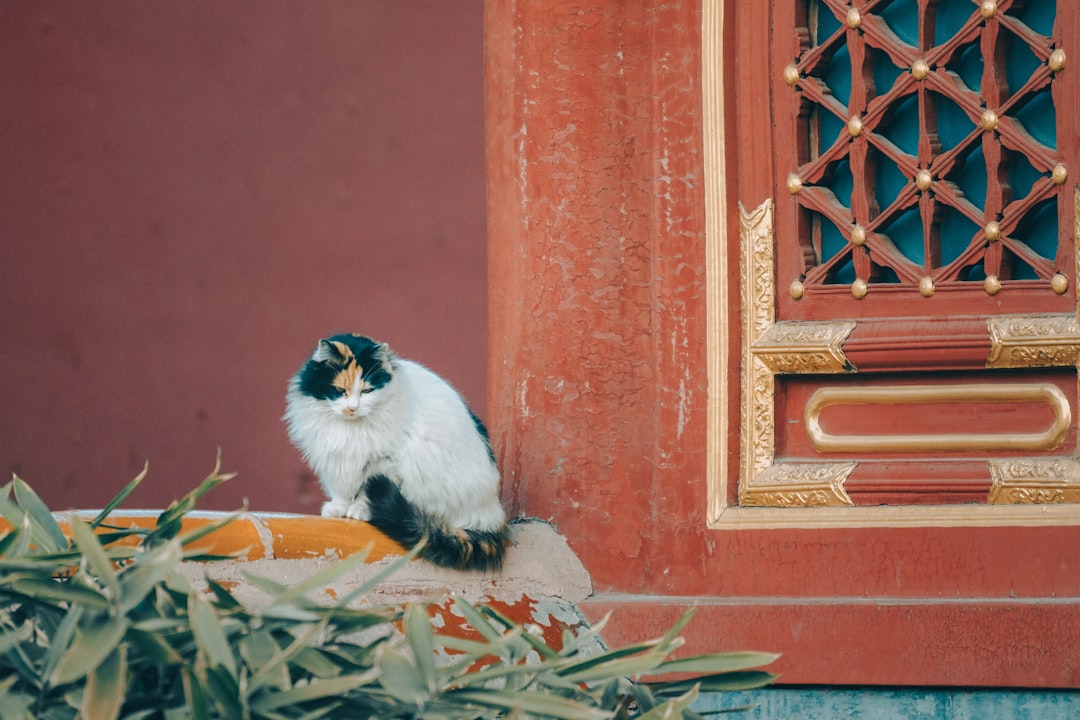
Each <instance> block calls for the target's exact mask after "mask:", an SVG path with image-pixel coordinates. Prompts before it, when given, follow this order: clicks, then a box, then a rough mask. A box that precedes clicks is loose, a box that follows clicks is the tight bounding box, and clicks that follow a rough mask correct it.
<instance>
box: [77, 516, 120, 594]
mask: <svg viewBox="0 0 1080 720" xmlns="http://www.w3.org/2000/svg"><path fill="white" fill-rule="evenodd" d="M71 535H72V537H73V538H74V539H75V545H76V546H78V548H79V550H80V552H82V554H83V557H84V558H85V559H86V564H87V566H88V567H89V568H90V572H92V573H93V574H94V576H95V577H97V578H98V579H100V580H101V582H102V583H103V584H104V585H105V589H106V591H107V592H108V597H109V599H110V600H111V601H112V602H117V601H118V600H119V599H120V579H119V578H118V577H117V575H116V571H115V570H114V569H113V565H112V560H110V559H109V557H108V555H106V554H105V548H103V547H101V543H99V542H98V539H97V538H96V537H94V531H93V530H91V529H90V526H89V525H87V524H86V523H85V522H84V521H83V520H82V519H81V518H79V517H78V516H72V518H71Z"/></svg>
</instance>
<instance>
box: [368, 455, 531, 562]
mask: <svg viewBox="0 0 1080 720" xmlns="http://www.w3.org/2000/svg"><path fill="white" fill-rule="evenodd" d="M365 490H366V493H367V500H368V507H369V508H370V509H371V520H370V522H371V524H372V525H374V526H375V527H376V528H378V529H379V530H381V531H382V532H384V533H385V534H386V535H387V536H388V537H389V538H390V539H391V540H395V541H397V542H398V543H400V544H401V545H403V546H405V547H406V548H410V549H411V548H413V547H415V546H416V545H418V544H419V543H420V542H421V541H424V542H426V544H425V545H424V547H423V548H422V549H421V550H420V553H419V557H422V558H425V559H426V560H430V561H431V562H433V563H435V564H436V565H442V566H443V567H451V568H457V569H459V570H499V569H500V568H501V567H502V563H503V557H504V555H505V554H506V547H507V545H508V544H509V542H510V540H509V537H508V535H507V529H506V527H505V526H503V527H501V528H499V529H498V530H469V529H457V528H448V527H447V526H446V525H445V523H443V522H441V521H440V520H439V519H438V518H435V517H433V516H431V515H430V514H428V513H425V512H424V511H423V510H421V509H420V508H418V507H416V505H414V504H413V503H411V502H409V501H408V500H407V499H406V498H405V496H404V495H402V494H401V489H400V488H398V486H397V484H395V483H394V481H392V480H391V479H390V478H388V477H386V476H385V475H373V476H372V477H370V478H368V481H367V484H366V485H365Z"/></svg>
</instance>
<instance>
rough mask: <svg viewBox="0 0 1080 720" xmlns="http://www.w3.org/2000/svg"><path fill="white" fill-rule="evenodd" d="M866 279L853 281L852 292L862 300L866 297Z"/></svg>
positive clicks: (857, 298) (856, 297)
mask: <svg viewBox="0 0 1080 720" xmlns="http://www.w3.org/2000/svg"><path fill="white" fill-rule="evenodd" d="M866 290H867V287H866V281H865V280H862V279H859V280H856V281H855V282H853V283H851V294H852V296H853V297H854V298H855V299H856V300H862V299H863V298H864V297H866Z"/></svg>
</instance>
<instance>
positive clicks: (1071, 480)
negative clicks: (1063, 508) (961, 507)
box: [986, 457, 1080, 505]
mask: <svg viewBox="0 0 1080 720" xmlns="http://www.w3.org/2000/svg"><path fill="white" fill-rule="evenodd" d="M989 465H990V477H991V478H992V479H993V485H992V486H991V488H990V495H989V497H988V498H987V500H986V502H987V503H989V504H991V505H1007V504H1008V505H1042V504H1047V503H1077V502H1080V462H1077V460H1076V458H1074V457H1063V458H1020V459H1008V460H990V461H989Z"/></svg>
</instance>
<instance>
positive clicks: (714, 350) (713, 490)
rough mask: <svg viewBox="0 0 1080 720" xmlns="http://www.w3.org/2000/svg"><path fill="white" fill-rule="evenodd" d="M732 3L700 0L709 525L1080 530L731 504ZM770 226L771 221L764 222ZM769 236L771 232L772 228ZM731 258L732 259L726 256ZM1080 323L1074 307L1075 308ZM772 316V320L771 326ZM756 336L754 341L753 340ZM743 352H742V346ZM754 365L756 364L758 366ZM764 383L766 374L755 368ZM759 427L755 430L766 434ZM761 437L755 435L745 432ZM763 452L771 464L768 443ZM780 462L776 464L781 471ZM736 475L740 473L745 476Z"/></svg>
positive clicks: (990, 508)
mask: <svg viewBox="0 0 1080 720" xmlns="http://www.w3.org/2000/svg"><path fill="white" fill-rule="evenodd" d="M733 3H734V0H703V2H702V35H701V38H702V53H701V56H702V88H703V91H702V94H703V108H702V109H703V113H702V128H703V136H704V153H703V161H704V167H705V178H704V188H705V234H706V251H705V268H706V269H705V273H706V330H707V334H708V339H707V348H708V349H707V363H708V378H709V380H708V381H709V400H708V421H707V422H708V441H707V442H708V445H707V461H706V462H707V475H708V478H707V484H708V498H709V502H708V522H709V527H711V528H715V529H723V530H741V529H748V530H749V529H753V530H772V529H785V530H790V529H803V530H812V529H843V528H848V529H856V528H881V527H886V528H920V527H964V528H971V527H1062V526H1073V527H1077V526H1080V512H1078V508H1080V505H1074V504H1047V505H1025V504H1018V505H969V504H965V505H940V506H937V505H918V506H878V507H861V506H855V507H851V506H830V507H739V506H738V505H730V504H729V502H728V498H729V496H730V493H729V488H730V483H731V482H735V477H734V475H735V473H732V472H730V470H731V468H732V466H731V465H730V464H729V463H730V462H731V460H730V458H731V456H732V448H731V444H730V440H729V439H730V437H731V433H730V432H729V431H728V428H730V427H731V423H735V422H740V419H739V418H738V417H736V416H735V413H734V412H733V411H732V408H731V402H730V400H731V395H730V393H731V392H732V390H731V388H732V387H733V385H732V383H731V379H732V378H733V377H734V374H735V372H736V369H735V367H733V365H732V363H738V362H740V359H741V360H742V362H743V363H744V367H745V366H746V365H745V363H746V355H747V354H748V353H745V352H744V353H743V354H742V355H741V356H740V355H734V356H732V355H731V352H730V345H729V343H728V339H729V337H730V333H731V329H732V326H731V323H733V322H738V320H739V319H738V317H737V316H733V315H732V312H733V310H732V308H733V305H734V303H733V302H732V300H733V295H734V292H735V289H734V288H733V287H732V286H731V285H732V283H731V282H730V280H729V278H730V277H732V274H731V266H730V261H729V256H728V248H729V236H728V228H729V227H731V226H732V225H729V223H730V222H731V220H732V218H731V212H733V211H734V208H733V207H731V206H729V205H728V203H727V200H726V195H725V193H726V192H727V190H726V187H727V182H728V177H727V169H726V165H725V161H724V157H725V156H724V153H725V147H726V144H727V136H726V132H725V126H724V113H725V99H724V94H725V87H724V83H723V67H724V65H723V63H724V62H727V61H726V60H725V59H724V55H725V47H724V41H723V39H724V13H725V11H728V12H730V10H731V7H732V6H733ZM1075 201H1076V228H1075V237H1076V238H1080V188H1077V190H1076V192H1075ZM770 220H771V219H770ZM770 232H771V226H770ZM732 259H734V258H732ZM1075 265H1076V279H1075V282H1074V287H1077V288H1080V243H1077V246H1076V263H1075ZM1077 316H1078V317H1080V305H1078V307H1077ZM771 319H772V318H771V316H770V320H771ZM758 337H760V335H759V336H758ZM744 347H745V346H744ZM757 362H759V363H760V362H761V361H760V360H758V361H757ZM761 367H762V368H764V370H765V373H764V375H767V377H768V378H769V379H770V381H771V379H772V373H771V372H769V371H768V368H767V367H765V366H764V364H763V363H762V364H761ZM757 377H758V378H759V381H758V387H757V388H756V389H755V390H754V391H753V395H754V396H756V397H758V398H759V399H761V400H763V401H764V400H765V399H766V398H767V399H768V401H769V403H771V402H772V389H771V387H769V388H767V389H766V388H765V387H764V386H763V383H762V382H761V381H760V378H761V377H762V374H761V373H760V372H759V373H758V374H757ZM741 407H742V410H743V418H744V420H743V424H742V426H741V429H742V432H744V433H746V423H745V418H747V417H750V415H748V414H747V413H746V408H745V392H744V398H743V400H742V403H741ZM765 427H766V425H765V424H762V425H761V428H762V429H764V428H765ZM767 427H768V429H769V433H768V437H769V438H770V439H771V437H772V433H771V430H772V419H771V416H770V418H769V420H768V421H767ZM750 436H751V437H757V436H759V433H758V432H756V431H755V432H752V433H750ZM768 447H769V450H770V452H769V455H768V458H769V461H770V462H769V465H771V464H772V463H771V460H772V457H773V456H772V452H771V450H772V445H771V443H770V445H769V446H768ZM745 448H746V445H745V443H744V445H743V450H742V451H741V453H740V455H739V456H738V457H739V467H740V468H745V467H746V466H747V465H748V463H747V461H746V459H745V457H746V456H745V452H746V450H745ZM780 464H781V463H777V465H780ZM741 472H745V471H744V470H743V471H741Z"/></svg>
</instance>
